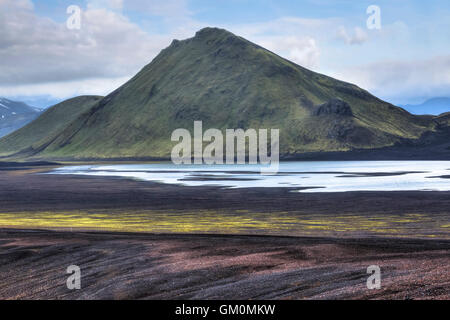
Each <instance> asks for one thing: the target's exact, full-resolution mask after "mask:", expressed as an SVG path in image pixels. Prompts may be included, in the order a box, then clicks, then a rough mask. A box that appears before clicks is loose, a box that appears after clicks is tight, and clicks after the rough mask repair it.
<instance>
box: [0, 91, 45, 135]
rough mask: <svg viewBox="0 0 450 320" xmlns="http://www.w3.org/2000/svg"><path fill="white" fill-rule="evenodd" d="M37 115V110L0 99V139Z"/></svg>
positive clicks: (19, 103) (23, 104)
mask: <svg viewBox="0 0 450 320" xmlns="http://www.w3.org/2000/svg"><path fill="white" fill-rule="evenodd" d="M39 114H40V111H39V110H38V109H36V108H33V107H30V106H29V105H27V104H25V103H23V102H18V101H12V100H9V99H5V98H0V137H3V136H6V135H7V134H9V133H11V132H13V131H15V130H17V129H19V128H21V127H23V126H24V125H26V124H27V123H29V122H31V121H33V120H34V119H36V118H37V117H38V116H39Z"/></svg>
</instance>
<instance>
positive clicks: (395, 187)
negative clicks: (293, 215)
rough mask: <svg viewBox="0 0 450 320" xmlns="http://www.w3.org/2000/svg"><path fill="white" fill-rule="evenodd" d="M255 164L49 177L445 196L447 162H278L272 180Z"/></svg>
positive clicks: (72, 170)
mask: <svg viewBox="0 0 450 320" xmlns="http://www.w3.org/2000/svg"><path fill="white" fill-rule="evenodd" d="M260 169H261V167H260V166H259V165H174V164H172V163H152V164H126V165H83V166H68V167H62V168H58V169H56V170H54V171H52V172H51V174H77V175H91V176H111V177H124V178H132V179H138V180H143V181H153V182H161V183H166V184H178V185H184V186H221V187H225V188H254V187H283V188H286V187H288V188H294V189H297V190H298V191H299V192H344V191H417V190H418V191H449V190H450V161H310V162H305V161H303V162H282V163H280V169H279V172H278V173H277V174H275V175H262V174H261V173H260Z"/></svg>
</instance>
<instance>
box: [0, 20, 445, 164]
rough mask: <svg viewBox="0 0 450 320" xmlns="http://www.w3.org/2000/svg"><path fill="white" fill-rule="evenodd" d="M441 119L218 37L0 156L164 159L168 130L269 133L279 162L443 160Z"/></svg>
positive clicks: (79, 101) (68, 112)
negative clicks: (274, 135)
mask: <svg viewBox="0 0 450 320" xmlns="http://www.w3.org/2000/svg"><path fill="white" fill-rule="evenodd" d="M449 119H450V116H446V115H444V116H442V117H433V116H415V115H412V114H410V113H408V112H407V111H405V110H403V109H401V108H398V107H396V106H394V105H392V104H390V103H387V102H385V101H382V100H380V99H379V98H377V97H375V96H373V95H371V94H370V93H369V92H367V91H365V90H363V89H361V88H359V87H357V86H355V85H353V84H350V83H346V82H343V81H339V80H336V79H333V78H331V77H328V76H325V75H322V74H318V73H315V72H313V71H310V70H308V69H305V68H303V67H301V66H299V65H297V64H295V63H293V62H291V61H288V60H286V59H284V58H281V57H280V56H277V55H276V54H274V53H272V52H270V51H268V50H266V49H264V48H262V47H260V46H258V45H256V44H254V43H252V42H250V41H248V40H246V39H244V38H241V37H239V36H236V35H234V34H232V33H230V32H228V31H226V30H223V29H217V28H205V29H202V30H200V31H199V32H197V33H196V35H195V37H193V38H190V39H187V40H183V41H178V40H174V41H173V42H172V44H171V45H170V46H169V47H168V48H166V49H164V50H162V51H161V53H160V54H159V55H158V56H157V57H156V58H155V59H153V61H152V62H151V63H150V64H148V65H147V66H146V67H144V68H143V69H142V70H141V71H140V72H139V73H138V74H137V75H135V76H134V77H133V78H132V79H131V80H130V81H128V82H127V83H125V84H124V85H123V86H121V87H120V88H118V89H116V90H115V91H114V92H112V93H110V94H109V95H107V96H106V97H78V98H74V99H70V100H68V101H64V102H62V103H60V104H57V105H55V106H53V107H51V108H50V109H48V110H47V111H46V112H44V113H43V114H42V115H41V116H40V117H39V119H37V120H35V121H34V122H32V123H31V124H29V125H27V126H25V127H23V128H22V129H20V130H18V131H16V132H14V133H13V134H11V135H9V136H7V137H4V138H2V139H0V156H3V157H4V158H7V159H11V158H29V159H30V158H33V159H60V160H73V159H117V158H121V159H138V158H139V159H141V158H167V159H169V158H170V153H171V149H172V147H173V145H174V143H173V142H172V141H171V140H170V137H171V134H172V132H173V130H175V129H177V128H186V129H188V130H190V131H191V132H192V131H193V123H194V121H195V120H202V121H203V127H204V128H205V130H206V129H207V128H218V129H220V130H225V129H227V128H232V129H234V128H243V129H247V128H254V129H259V128H276V129H279V130H280V154H281V157H282V159H296V158H301V159H305V158H311V157H312V158H314V157H316V156H319V157H325V158H330V157H336V156H337V155H340V156H343V157H346V158H350V159H356V158H360V159H361V158H367V159H377V158H398V157H403V158H425V157H428V158H429V157H437V158H447V157H449V158H450V139H449V138H450V126H449V124H450V121H449Z"/></svg>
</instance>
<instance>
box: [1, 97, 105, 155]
mask: <svg viewBox="0 0 450 320" xmlns="http://www.w3.org/2000/svg"><path fill="white" fill-rule="evenodd" d="M101 99H102V97H99V96H81V97H76V98H72V99H69V100H66V101H63V102H61V103H59V104H57V105H54V106H53V107H50V108H48V109H47V110H46V111H45V112H43V113H42V115H41V116H40V117H39V118H37V119H36V120H35V121H33V122H31V123H30V124H28V125H26V126H25V127H23V128H21V129H19V130H17V131H14V132H13V133H11V134H10V135H8V136H6V137H4V138H2V139H1V140H0V156H7V155H14V154H17V156H19V157H20V156H28V155H33V154H37V153H39V152H40V151H42V150H44V149H45V147H46V146H48V145H50V144H51V143H52V142H53V141H54V139H55V138H56V137H58V135H59V134H60V132H61V131H63V130H64V129H65V128H66V127H67V126H68V125H69V124H70V123H71V122H72V121H74V120H76V119H77V118H78V117H79V116H80V115H81V114H82V113H83V112H86V111H87V110H89V109H90V108H92V107H93V106H94V105H95V104H96V103H98V102H99V101H100V100H101Z"/></svg>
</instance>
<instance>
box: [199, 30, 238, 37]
mask: <svg viewBox="0 0 450 320" xmlns="http://www.w3.org/2000/svg"><path fill="white" fill-rule="evenodd" d="M224 35H226V36H230V35H233V36H235V35H234V34H232V33H231V32H230V31H227V30H225V29H221V28H216V27H206V28H203V29H200V30H199V31H197V32H196V33H195V38H205V37H208V38H210V37H220V36H224Z"/></svg>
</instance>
